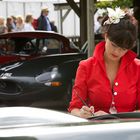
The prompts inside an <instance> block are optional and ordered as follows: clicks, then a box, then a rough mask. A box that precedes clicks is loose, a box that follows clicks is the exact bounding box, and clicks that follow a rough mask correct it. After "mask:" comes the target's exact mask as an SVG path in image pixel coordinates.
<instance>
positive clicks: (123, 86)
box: [69, 8, 140, 118]
mask: <svg viewBox="0 0 140 140" xmlns="http://www.w3.org/2000/svg"><path fill="white" fill-rule="evenodd" d="M107 10H108V18H107V19H106V20H105V22H104V23H103V27H102V28H103V31H104V37H105V41H103V42H100V43H99V44H98V45H97V46H96V48H95V51H94V54H93V57H90V58H88V59H87V60H83V61H81V62H80V64H79V67H78V69H77V74H76V79H75V84H74V87H73V92H72V100H71V102H70V106H69V112H71V114H73V115H76V116H79V117H82V118H88V117H90V116H91V115H93V114H94V115H104V114H108V113H117V112H130V111H135V110H136V109H139V108H140V61H139V60H138V59H137V58H136V54H135V53H134V52H132V51H131V49H132V48H133V47H134V46H135V44H136V38H137V32H136V27H135V25H134V24H133V23H132V22H131V20H130V18H129V17H128V16H127V15H126V14H125V13H124V12H123V11H122V10H121V9H119V8H116V9H115V10H113V9H110V8H108V9H107ZM83 103H84V104H83ZM85 103H86V105H85Z"/></svg>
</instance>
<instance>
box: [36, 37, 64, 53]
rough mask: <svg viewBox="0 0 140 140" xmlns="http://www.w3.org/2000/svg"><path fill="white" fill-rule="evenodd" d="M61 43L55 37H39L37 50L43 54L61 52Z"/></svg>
mask: <svg viewBox="0 0 140 140" xmlns="http://www.w3.org/2000/svg"><path fill="white" fill-rule="evenodd" d="M61 44H62V43H61V42H60V41H59V40H56V39H40V40H38V45H39V50H40V51H41V53H44V54H59V53H61V46H62V45H61Z"/></svg>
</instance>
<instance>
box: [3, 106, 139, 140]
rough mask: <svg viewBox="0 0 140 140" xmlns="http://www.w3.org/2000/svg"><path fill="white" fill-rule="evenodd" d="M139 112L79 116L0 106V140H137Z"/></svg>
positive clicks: (46, 110) (44, 110) (45, 110)
mask: <svg viewBox="0 0 140 140" xmlns="http://www.w3.org/2000/svg"><path fill="white" fill-rule="evenodd" d="M139 139H140V113H138V112H134V113H119V114H113V115H103V116H98V117H91V118H89V119H82V118H78V117H75V116H72V115H70V114H68V113H64V112H58V111H53V110H48V109H40V108H31V107H1V108H0V140H139Z"/></svg>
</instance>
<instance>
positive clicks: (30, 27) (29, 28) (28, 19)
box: [23, 14, 35, 31]
mask: <svg viewBox="0 0 140 140" xmlns="http://www.w3.org/2000/svg"><path fill="white" fill-rule="evenodd" d="M33 21H34V19H33V16H32V15H31V14H28V15H26V17H25V23H24V29H23V30H24V31H34V30H35V29H34V27H33V25H32V23H33Z"/></svg>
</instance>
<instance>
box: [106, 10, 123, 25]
mask: <svg viewBox="0 0 140 140" xmlns="http://www.w3.org/2000/svg"><path fill="white" fill-rule="evenodd" d="M107 12H108V17H109V18H108V20H106V21H105V22H104V25H106V24H116V23H119V22H120V19H121V18H124V16H125V14H126V13H125V12H124V11H123V10H121V9H120V8H115V10H113V9H112V8H107Z"/></svg>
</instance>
